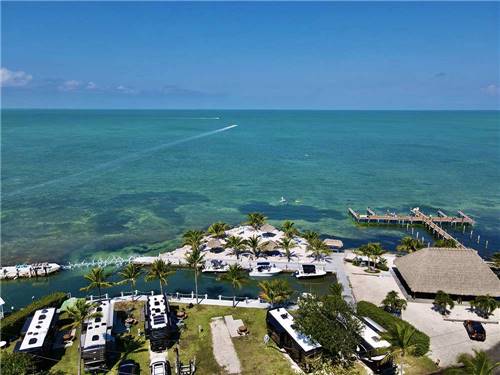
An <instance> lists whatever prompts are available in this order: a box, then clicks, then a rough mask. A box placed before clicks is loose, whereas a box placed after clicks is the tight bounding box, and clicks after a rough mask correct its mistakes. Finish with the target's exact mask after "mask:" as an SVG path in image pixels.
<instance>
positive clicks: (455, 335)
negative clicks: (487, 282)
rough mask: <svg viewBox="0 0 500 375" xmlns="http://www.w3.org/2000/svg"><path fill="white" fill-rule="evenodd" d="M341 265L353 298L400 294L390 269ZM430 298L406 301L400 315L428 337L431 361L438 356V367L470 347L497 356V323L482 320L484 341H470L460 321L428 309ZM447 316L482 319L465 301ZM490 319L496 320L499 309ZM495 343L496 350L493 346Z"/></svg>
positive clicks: (499, 336)
mask: <svg viewBox="0 0 500 375" xmlns="http://www.w3.org/2000/svg"><path fill="white" fill-rule="evenodd" d="M385 257H387V258H388V259H387V260H388V264H389V265H391V264H392V262H393V255H388V256H385ZM344 268H345V270H346V273H347V275H348V277H349V280H350V282H351V285H352V289H353V293H354V296H355V298H356V300H357V301H368V302H372V303H374V304H376V305H380V303H381V301H382V300H383V299H384V297H385V296H386V294H387V293H388V292H390V291H391V290H395V291H397V292H398V293H399V295H400V296H401V297H403V298H404V294H403V293H402V292H401V290H400V288H399V286H398V284H397V283H396V280H395V279H394V277H393V276H392V275H391V273H390V272H380V273H379V274H375V275H371V274H368V273H366V272H364V269H363V268H362V267H357V266H353V265H352V264H350V263H344ZM432 307H433V305H432V302H431V301H429V302H428V303H422V302H408V307H407V309H406V310H405V311H404V312H403V316H402V317H403V319H404V320H406V321H408V322H409V323H411V324H413V325H414V326H415V327H416V328H417V329H419V330H420V331H422V332H424V333H426V334H427V335H428V336H429V337H430V338H431V351H430V353H429V357H430V358H432V359H433V360H434V361H438V360H439V365H440V366H441V367H445V366H449V365H452V364H454V363H455V362H456V358H457V355H458V354H460V353H472V351H473V349H477V350H485V351H488V352H489V354H490V355H492V357H493V358H494V359H496V360H500V324H494V323H493V324H492V323H487V324H483V326H484V328H485V330H486V340H485V341H484V342H478V341H473V340H471V339H470V338H469V336H468V335H467V332H466V330H465V328H464V326H463V322H462V321H451V320H445V319H444V318H443V316H442V315H441V314H439V313H438V312H436V311H434V310H433V309H432ZM447 319H457V320H460V319H471V320H475V319H476V320H483V319H481V318H479V317H478V316H477V315H476V314H475V313H472V312H470V311H468V309H467V306H466V305H457V306H455V308H454V309H453V310H452V313H451V314H450V316H449V317H448V318H447ZM489 320H490V321H493V322H495V321H496V322H498V321H500V310H497V311H496V313H495V316H493V317H490V319H489ZM495 345H496V346H497V348H495V349H496V352H495V351H494V350H493V349H494V347H495Z"/></svg>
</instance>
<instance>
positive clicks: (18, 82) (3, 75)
mask: <svg viewBox="0 0 500 375" xmlns="http://www.w3.org/2000/svg"><path fill="white" fill-rule="evenodd" d="M32 79H33V76H32V75H31V74H27V73H25V72H23V71H21V70H18V71H12V70H9V69H7V68H0V86H1V87H20V86H26V85H27V84H28V83H30V81H31V80H32Z"/></svg>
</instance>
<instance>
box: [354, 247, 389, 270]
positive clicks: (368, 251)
mask: <svg viewBox="0 0 500 375" xmlns="http://www.w3.org/2000/svg"><path fill="white" fill-rule="evenodd" d="M355 252H356V254H361V255H364V256H366V257H368V260H369V261H368V268H369V269H373V267H372V265H371V263H370V262H371V261H373V262H374V266H375V262H376V260H377V259H378V258H379V257H380V256H382V254H384V253H385V250H384V249H382V247H381V246H380V244H379V243H374V242H370V243H367V244H366V245H363V246H360V247H359V248H358V249H357V250H356V251H355Z"/></svg>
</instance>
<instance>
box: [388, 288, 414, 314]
mask: <svg viewBox="0 0 500 375" xmlns="http://www.w3.org/2000/svg"><path fill="white" fill-rule="evenodd" d="M407 305H408V303H407V302H406V300H405V299H404V298H399V294H398V292H396V291H395V290H391V291H390V292H389V293H387V295H386V296H385V298H384V299H383V300H382V306H383V307H384V309H385V310H388V311H390V312H391V313H394V312H399V311H402V310H406V306H407Z"/></svg>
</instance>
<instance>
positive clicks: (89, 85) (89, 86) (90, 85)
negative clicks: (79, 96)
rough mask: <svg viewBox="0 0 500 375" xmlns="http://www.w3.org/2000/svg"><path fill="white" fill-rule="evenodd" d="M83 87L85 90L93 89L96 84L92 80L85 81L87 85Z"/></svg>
mask: <svg viewBox="0 0 500 375" xmlns="http://www.w3.org/2000/svg"><path fill="white" fill-rule="evenodd" d="M85 88H86V89H87V90H94V89H96V88H97V85H96V84H95V83H94V82H92V81H90V82H87V86H86V87H85Z"/></svg>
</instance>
